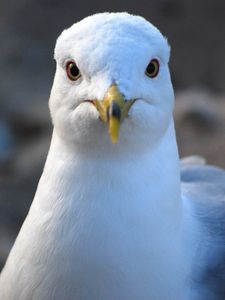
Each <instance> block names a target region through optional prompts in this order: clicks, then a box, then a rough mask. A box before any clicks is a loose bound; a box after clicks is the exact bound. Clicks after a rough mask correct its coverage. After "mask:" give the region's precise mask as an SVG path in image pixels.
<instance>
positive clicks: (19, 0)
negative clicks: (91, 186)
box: [0, 0, 225, 269]
mask: <svg viewBox="0 0 225 300" xmlns="http://www.w3.org/2000/svg"><path fill="white" fill-rule="evenodd" d="M103 11H128V12H130V13H133V14H140V15H142V16H144V17H145V18H147V19H148V20H149V21H151V22H152V23H154V24H155V25H156V26H157V27H158V28H159V29H160V30H161V31H162V32H163V34H164V35H165V36H167V37H168V40H169V43H170V45H171V47H172V52H171V61H170V68H171V74H172V80H173V83H174V87H175V92H176V108H175V120H176V129H177V139H178V144H179V149H180V154H181V156H186V155H190V154H198V155H202V156H204V157H206V158H207V160H208V162H209V163H211V164H216V165H218V166H221V167H225V1H222V0H195V1H187V0H144V1H140V0H139V1H135V0H130V1H124V0H114V1H109V0H106V1H100V0H92V1H87V0H82V1H72V0H65V1H60V0H54V1H53V0H1V1H0V40H1V43H0V269H1V267H2V266H3V264H4V261H5V259H6V257H7V255H8V252H9V250H10V248H11V246H12V243H13V241H14V239H15V237H16V235H17V233H18V230H19V228H20V226H21V224H22V222H23V220H24V218H25V216H26V214H27V211H28V209H29V206H30V204H31V201H32V199H33V195H34V193H35V189H36V186H37V183H38V180H39V177H40V175H41V172H42V169H43V165H44V161H45V158H46V154H47V151H48V147H49V142H50V136H51V130H52V127H51V122H50V116H49V111H48V97H49V93H50V89H51V84H52V80H53V76H54V70H55V63H54V60H53V50H54V44H55V40H56V38H57V36H58V35H59V34H60V33H61V31H62V30H63V29H64V28H66V27H69V26H70V25H72V24H73V23H74V22H76V21H78V20H80V19H82V18H84V17H85V16H87V15H90V14H93V13H96V12H103Z"/></svg>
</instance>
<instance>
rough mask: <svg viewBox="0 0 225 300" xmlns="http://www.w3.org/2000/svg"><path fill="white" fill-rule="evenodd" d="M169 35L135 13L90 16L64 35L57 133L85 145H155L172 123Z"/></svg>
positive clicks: (54, 97)
mask: <svg viewBox="0 0 225 300" xmlns="http://www.w3.org/2000/svg"><path fill="white" fill-rule="evenodd" d="M169 54H170V48H169V46H168V44H167V40H166V39H165V38H164V37H163V35H162V34H161V33H160V31H159V30H158V29H157V28H156V27H154V26H153V25H152V24H151V23H149V22H148V21H146V20H145V19H144V18H142V17H139V16H133V15H130V14H128V13H101V14H96V15H93V16H90V17H87V18H85V19H83V20H82V21H80V22H78V23H75V24H74V25H72V26H71V27H70V28H69V29H66V30H64V31H63V32H62V34H61V35H60V36H59V38H58V40H57V43H56V47H55V59H56V62H57V67H56V74H55V78H54V83H53V87H52V91H51V95H50V102H49V106H50V111H51V116H52V120H53V124H54V127H55V132H56V134H57V135H58V136H60V138H62V139H63V140H64V142H70V144H72V145H75V146H77V147H80V146H81V149H87V148H89V149H96V148H97V149H98V150H101V149H103V146H104V149H108V150H109V149H116V148H120V149H121V148H123V149H126V151H127V150H128V149H131V150H132V149H142V150H143V149H145V150H147V149H149V148H150V147H153V146H154V145H155V144H156V143H157V141H159V140H160V138H161V137H162V136H163V134H164V133H165V132H166V130H167V128H168V126H169V124H170V123H171V120H172V110H173V103H174V93H173V87H172V84H171V80H170V73H169V68H168V61H169Z"/></svg>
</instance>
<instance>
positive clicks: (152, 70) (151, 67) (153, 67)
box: [146, 63, 155, 74]
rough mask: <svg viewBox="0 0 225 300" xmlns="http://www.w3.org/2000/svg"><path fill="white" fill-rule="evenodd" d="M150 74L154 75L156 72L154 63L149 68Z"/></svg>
mask: <svg viewBox="0 0 225 300" xmlns="http://www.w3.org/2000/svg"><path fill="white" fill-rule="evenodd" d="M146 71H147V72H148V74H152V73H154V72H155V65H154V64H153V63H150V64H149V65H148V66H147V70H146Z"/></svg>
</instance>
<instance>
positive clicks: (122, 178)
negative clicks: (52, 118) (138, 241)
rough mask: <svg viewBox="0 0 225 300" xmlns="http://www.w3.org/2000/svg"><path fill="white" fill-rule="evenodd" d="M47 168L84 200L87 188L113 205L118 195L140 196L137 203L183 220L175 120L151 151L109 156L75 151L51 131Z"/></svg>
mask: <svg viewBox="0 0 225 300" xmlns="http://www.w3.org/2000/svg"><path fill="white" fill-rule="evenodd" d="M113 146H114V145H113ZM52 166H54V168H52ZM44 173H47V174H48V177H49V178H52V179H53V182H59V180H60V182H64V185H66V186H67V188H66V189H67V191H69V190H70V188H71V189H73V190H74V189H75V190H76V189H77V193H78V192H79V193H80V194H82V197H83V198H84V201H85V197H86V198H87V199H89V195H88V193H90V198H95V197H96V198H99V196H102V198H104V199H106V198H107V203H109V202H110V201H112V203H114V204H115V198H117V199H119V201H120V202H123V203H124V205H129V203H131V201H134V202H135V201H136V205H143V206H146V205H147V207H146V208H149V209H150V210H151V211H152V212H153V211H154V212H159V213H160V215H161V216H162V217H164V216H165V215H166V217H167V220H168V221H171V222H176V218H174V216H177V217H178V220H177V221H179V220H180V216H181V214H182V212H181V210H182V208H181V191H180V165H179V158H178V152H177V144H176V138H175V132H174V124H173V121H171V124H170V126H169V127H168V129H167V131H166V132H165V134H164V136H163V137H162V138H161V140H160V141H159V142H158V143H157V144H156V145H155V147H154V148H153V149H151V151H148V152H146V153H142V154H139V153H134V154H131V153H128V154H127V155H123V156H119V155H118V156H117V155H112V156H110V155H109V156H107V157H106V156H105V155H104V154H102V153H100V154H99V155H94V156H93V155H92V153H91V151H90V155H89V156H88V155H86V153H85V154H82V153H80V151H78V152H76V150H75V148H70V147H68V145H65V143H64V142H63V141H62V139H61V138H59V137H58V135H57V133H56V132H53V138H52V143H51V147H50V151H49V155H48V159H47V162H46V166H45V171H44ZM61 186H62V185H61ZM84 187H85V190H83V191H82V188H83V189H84ZM104 192H105V193H106V194H104ZM60 193H61V192H60ZM111 195H113V198H112V199H111V198H110V197H111ZM126 195H128V196H126ZM170 195H172V196H170ZM126 197H127V198H126ZM129 197H131V198H132V200H131V199H130V198H129ZM141 201H143V203H141ZM120 205H121V204H120Z"/></svg>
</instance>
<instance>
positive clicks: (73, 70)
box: [66, 61, 81, 81]
mask: <svg viewBox="0 0 225 300" xmlns="http://www.w3.org/2000/svg"><path fill="white" fill-rule="evenodd" d="M66 73H67V76H68V77H69V79H70V80H72V81H75V80H77V79H79V78H80V76H81V73H80V70H79V69H78V67H77V65H76V63H75V62H74V61H68V63H67V64H66Z"/></svg>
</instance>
